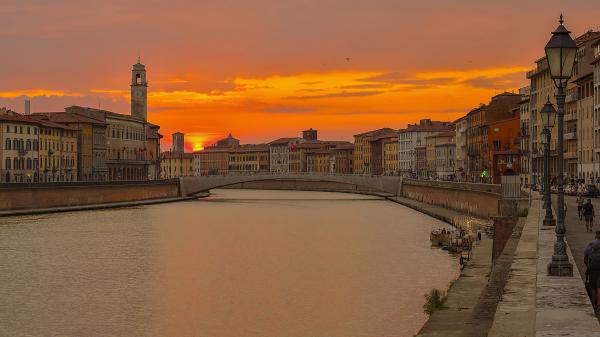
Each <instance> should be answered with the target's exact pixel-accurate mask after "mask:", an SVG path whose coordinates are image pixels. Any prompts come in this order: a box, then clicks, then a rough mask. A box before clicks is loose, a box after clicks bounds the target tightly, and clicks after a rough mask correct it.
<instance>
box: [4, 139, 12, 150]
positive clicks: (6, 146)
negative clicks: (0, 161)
mask: <svg viewBox="0 0 600 337" xmlns="http://www.w3.org/2000/svg"><path fill="white" fill-rule="evenodd" d="M10 145H11V143H10V138H7V139H6V144H4V149H5V150H10V148H11V146H10Z"/></svg>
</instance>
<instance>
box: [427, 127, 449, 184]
mask: <svg viewBox="0 0 600 337" xmlns="http://www.w3.org/2000/svg"><path fill="white" fill-rule="evenodd" d="M455 137H456V134H455V133H454V132H453V131H446V132H439V133H436V134H434V135H431V136H427V137H425V144H426V149H425V157H426V168H427V176H428V177H429V178H432V179H440V180H454V179H455V178H454V177H455V170H456V166H455V160H456V154H455V148H456V143H455Z"/></svg>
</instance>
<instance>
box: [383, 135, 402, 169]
mask: <svg viewBox="0 0 600 337" xmlns="http://www.w3.org/2000/svg"><path fill="white" fill-rule="evenodd" d="M398 145H399V144H398V138H389V139H386V140H384V141H383V174H385V175H389V176H395V175H399V174H400V167H399V163H398Z"/></svg>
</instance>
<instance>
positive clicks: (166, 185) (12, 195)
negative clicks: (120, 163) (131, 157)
mask: <svg viewBox="0 0 600 337" xmlns="http://www.w3.org/2000/svg"><path fill="white" fill-rule="evenodd" d="M177 197H179V184H178V182H177V181H176V180H171V181H148V182H118V183H112V182H106V183H49V184H46V183H37V184H2V185H0V211H15V210H33V209H48V208H55V207H71V206H82V205H99V204H108V203H120V202H131V201H139V200H152V199H164V198H177Z"/></svg>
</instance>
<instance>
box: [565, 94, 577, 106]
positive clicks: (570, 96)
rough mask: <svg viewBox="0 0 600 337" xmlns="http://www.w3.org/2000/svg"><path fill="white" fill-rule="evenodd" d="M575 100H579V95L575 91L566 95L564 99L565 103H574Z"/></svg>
mask: <svg viewBox="0 0 600 337" xmlns="http://www.w3.org/2000/svg"><path fill="white" fill-rule="evenodd" d="M577 99H579V95H578V94H577V91H573V92H570V93H568V94H567V97H566V98H565V103H571V102H573V101H576V100H577Z"/></svg>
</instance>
